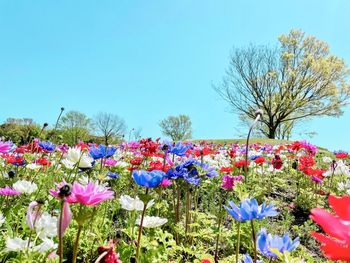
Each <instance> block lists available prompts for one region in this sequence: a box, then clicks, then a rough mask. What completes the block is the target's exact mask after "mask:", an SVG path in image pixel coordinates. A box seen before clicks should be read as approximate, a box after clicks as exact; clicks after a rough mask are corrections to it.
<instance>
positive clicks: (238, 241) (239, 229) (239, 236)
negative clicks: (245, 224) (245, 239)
mask: <svg viewBox="0 0 350 263" xmlns="http://www.w3.org/2000/svg"><path fill="white" fill-rule="evenodd" d="M240 243H241V222H239V221H238V222H237V244H236V263H238V258H239V245H240Z"/></svg>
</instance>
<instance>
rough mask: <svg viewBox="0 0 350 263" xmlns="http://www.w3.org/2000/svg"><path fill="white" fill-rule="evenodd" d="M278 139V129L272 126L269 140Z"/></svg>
mask: <svg viewBox="0 0 350 263" xmlns="http://www.w3.org/2000/svg"><path fill="white" fill-rule="evenodd" d="M275 137H276V127H274V126H270V127H269V139H275Z"/></svg>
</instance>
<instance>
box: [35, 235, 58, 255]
mask: <svg viewBox="0 0 350 263" xmlns="http://www.w3.org/2000/svg"><path fill="white" fill-rule="evenodd" d="M42 240H43V242H42V243H41V244H39V245H37V246H35V247H33V250H34V251H37V252H40V253H47V252H48V251H51V250H55V249H57V247H58V245H57V244H55V243H54V242H53V240H52V239H49V238H43V239H42Z"/></svg>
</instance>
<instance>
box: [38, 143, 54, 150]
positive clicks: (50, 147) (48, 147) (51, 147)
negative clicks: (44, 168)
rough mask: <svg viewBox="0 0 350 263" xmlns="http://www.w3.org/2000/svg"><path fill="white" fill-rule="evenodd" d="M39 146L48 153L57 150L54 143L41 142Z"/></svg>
mask: <svg viewBox="0 0 350 263" xmlns="http://www.w3.org/2000/svg"><path fill="white" fill-rule="evenodd" d="M39 146H40V147H41V148H42V149H43V150H45V151H46V152H53V151H54V150H55V148H56V144H53V143H52V142H49V141H47V142H39Z"/></svg>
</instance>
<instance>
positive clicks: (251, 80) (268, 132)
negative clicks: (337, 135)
mask: <svg viewBox="0 0 350 263" xmlns="http://www.w3.org/2000/svg"><path fill="white" fill-rule="evenodd" d="M349 73H350V72H349V68H348V67H347V66H346V64H345V62H344V61H343V60H342V59H341V58H339V57H336V56H334V55H332V54H331V53H330V51H329V46H328V44H327V43H325V42H323V41H321V40H318V39H317V38H315V37H314V36H306V35H305V34H304V33H303V32H301V31H298V30H291V31H290V32H289V34H287V35H282V36H280V37H279V46H278V47H277V48H271V47H269V46H253V45H251V46H249V47H248V48H242V49H239V48H238V49H234V51H233V52H232V55H231V57H230V64H229V67H228V69H227V71H226V75H225V77H224V80H223V83H222V85H220V86H217V87H214V88H215V89H216V91H217V92H218V93H219V94H220V95H221V96H222V98H224V99H225V100H226V101H228V102H229V104H230V105H231V107H232V109H233V111H234V112H236V113H238V114H239V116H240V118H241V119H244V120H247V121H250V120H252V119H254V117H255V116H254V112H255V110H256V109H257V108H260V109H262V110H263V111H264V116H263V120H262V125H261V129H260V131H261V132H262V133H263V134H264V135H265V136H267V137H269V138H275V137H276V136H277V133H278V132H279V131H281V130H282V131H285V132H287V133H288V134H289V136H290V133H291V131H292V129H293V127H294V126H295V125H296V124H297V122H301V121H303V120H305V119H312V118H314V117H316V116H336V117H337V116H340V115H341V114H342V113H343V111H342V110H341V109H342V107H344V106H345V105H346V104H347V100H348V98H349V96H350V85H349V83H348V81H347V78H348V77H349Z"/></svg>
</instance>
